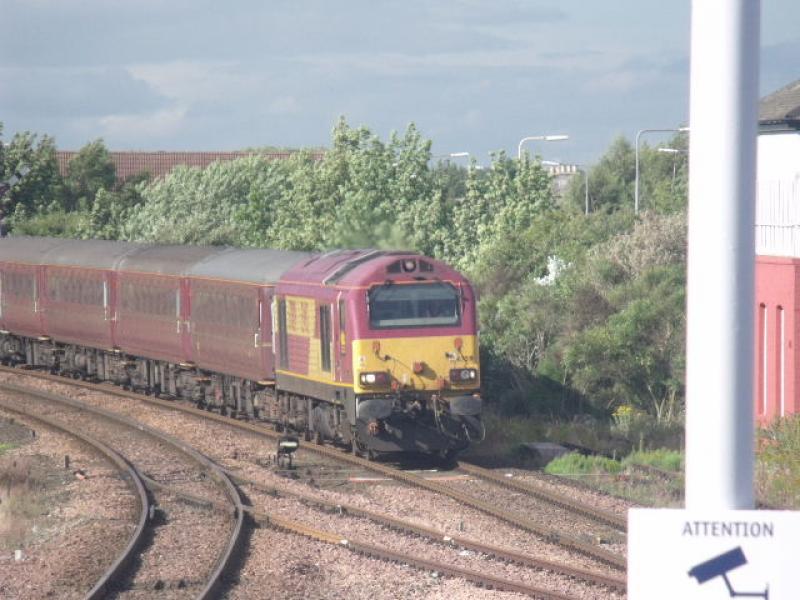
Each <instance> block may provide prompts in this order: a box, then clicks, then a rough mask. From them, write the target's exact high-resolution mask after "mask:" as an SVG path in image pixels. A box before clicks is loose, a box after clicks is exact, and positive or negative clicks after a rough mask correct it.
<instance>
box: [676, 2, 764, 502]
mask: <svg viewBox="0 0 800 600" xmlns="http://www.w3.org/2000/svg"><path fill="white" fill-rule="evenodd" d="M760 13H761V5H760V1H759V0H693V2H692V41H691V45H692V58H691V93H690V96H691V99H690V126H691V128H692V136H691V139H690V142H689V149H690V151H689V160H690V163H689V165H690V168H689V266H688V295H689V296H688V315H687V319H688V323H687V356H686V358H687V376H686V404H687V407H686V507H687V508H689V509H692V510H695V509H701V510H702V509H713V510H724V509H750V508H753V466H754V458H753V435H754V430H753V359H754V354H753V326H754V317H753V312H754V308H753V303H754V288H753V279H754V275H753V270H754V262H755V247H754V236H755V233H754V229H755V225H754V220H755V219H754V215H755V167H756V124H757V107H758V59H759V19H760Z"/></svg>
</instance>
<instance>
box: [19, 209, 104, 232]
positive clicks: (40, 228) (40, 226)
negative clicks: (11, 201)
mask: <svg viewBox="0 0 800 600" xmlns="http://www.w3.org/2000/svg"><path fill="white" fill-rule="evenodd" d="M88 220H89V213H87V212H86V211H72V212H64V210H63V209H60V208H57V209H54V210H49V211H43V212H40V213H35V214H33V215H32V216H28V213H27V212H26V211H25V210H24V209H22V208H21V207H17V211H16V212H15V213H14V215H13V216H12V218H11V219H10V224H11V229H12V231H13V232H14V235H38V236H44V237H64V238H80V237H82V234H83V231H84V230H85V229H86V224H87V222H88Z"/></svg>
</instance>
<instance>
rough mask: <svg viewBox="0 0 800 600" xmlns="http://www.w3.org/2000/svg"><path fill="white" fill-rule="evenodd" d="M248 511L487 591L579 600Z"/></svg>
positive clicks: (270, 521) (324, 539)
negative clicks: (460, 579) (467, 582)
mask: <svg viewBox="0 0 800 600" xmlns="http://www.w3.org/2000/svg"><path fill="white" fill-rule="evenodd" d="M248 512H250V514H252V515H253V517H254V518H255V519H256V520H257V521H259V522H263V523H267V524H269V525H271V526H273V527H275V528H277V529H281V530H284V531H289V532H292V533H295V534H298V535H302V536H305V537H309V538H312V539H314V540H317V541H320V542H324V543H327V544H333V545H337V546H343V547H345V548H347V549H349V550H351V551H354V552H358V553H359V554H364V555H366V556H372V557H375V558H380V559H383V560H388V561H391V562H398V563H403V564H407V565H410V566H412V567H416V568H417V569H422V570H426V571H433V572H436V573H443V574H445V575H449V576H451V577H460V578H462V579H466V580H467V581H471V582H473V583H477V584H478V585H481V586H484V587H487V588H491V589H496V590H502V591H508V592H517V593H519V594H525V595H526V596H530V597H532V598H538V599H540V600H575V599H574V597H572V596H565V595H564V594H561V593H559V592H554V591H551V590H547V589H544V588H540V587H538V586H532V585H527V584H524V583H518V582H514V581H510V580H508V579H503V578H501V577H495V576H494V575H487V574H484V573H480V572H478V571H473V570H471V569H463V568H461V567H455V566H452V565H447V564H444V563H441V562H437V561H432V560H426V559H424V558H419V557H416V556H413V555H411V554H406V553H402V552H395V551H393V550H389V549H388V548H384V547H380V546H376V545H374V544H370V543H368V542H363V541H360V540H356V539H352V538H346V537H344V536H341V535H338V534H335V533H331V532H329V531H322V530H319V529H315V528H313V527H311V526H309V525H306V524H305V523H298V522H296V521H292V520H291V519H287V518H285V517H281V516H278V515H272V514H269V513H265V512H262V511H258V510H255V509H250V508H248Z"/></svg>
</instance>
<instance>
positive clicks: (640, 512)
mask: <svg viewBox="0 0 800 600" xmlns="http://www.w3.org/2000/svg"><path fill="white" fill-rule="evenodd" d="M798 556H800V513H797V512H791V511H766V510H736V511H707V512H702V511H688V510H670V509H632V510H631V511H630V512H629V516H628V598H630V600H660V599H664V600H675V599H678V598H680V599H681V600H694V599H697V600H717V599H719V600H724V599H725V598H736V597H747V598H763V599H764V600H797V599H798V598H800V591H799V590H800V568H798V563H797V557H798Z"/></svg>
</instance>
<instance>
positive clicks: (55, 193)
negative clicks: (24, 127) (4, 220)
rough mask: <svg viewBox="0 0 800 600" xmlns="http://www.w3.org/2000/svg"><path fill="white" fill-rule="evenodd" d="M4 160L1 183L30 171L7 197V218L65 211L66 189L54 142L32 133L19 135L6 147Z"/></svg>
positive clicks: (4, 203) (4, 206) (3, 209)
mask: <svg viewBox="0 0 800 600" xmlns="http://www.w3.org/2000/svg"><path fill="white" fill-rule="evenodd" d="M1 132H2V131H1V130H0V133H1ZM0 146H3V145H2V144H0ZM0 158H2V161H1V162H0V180H5V179H7V178H8V177H10V176H11V175H13V174H14V173H17V172H21V171H22V170H23V169H25V168H27V169H30V170H29V171H28V172H27V174H26V175H25V176H24V177H23V178H22V180H21V181H19V182H18V183H17V184H16V185H15V186H14V187H13V188H12V189H11V190H9V192H8V193H7V194H6V195H5V196H4V197H3V199H2V200H1V202H2V206H0V212H2V213H4V214H6V215H12V214H33V213H39V212H43V211H47V210H50V209H59V208H63V200H64V196H65V189H64V184H63V181H62V179H61V176H60V175H59V172H58V162H57V160H56V147H55V141H54V140H53V138H51V137H49V136H46V135H45V136H41V137H39V136H38V135H36V134H33V133H30V132H28V131H25V132H22V133H17V134H15V135H14V137H13V138H12V139H11V142H10V143H9V144H6V145H4V146H3V151H2V155H0Z"/></svg>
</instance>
